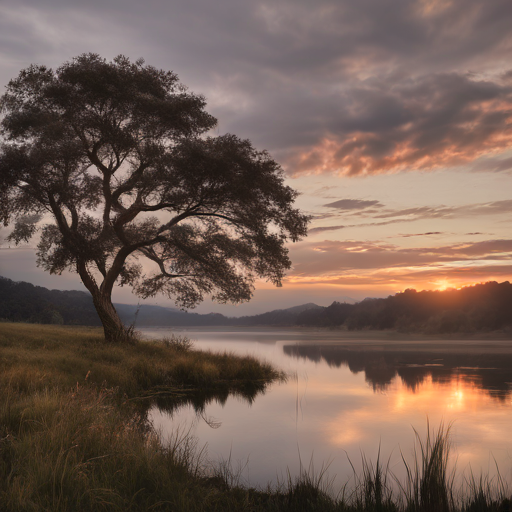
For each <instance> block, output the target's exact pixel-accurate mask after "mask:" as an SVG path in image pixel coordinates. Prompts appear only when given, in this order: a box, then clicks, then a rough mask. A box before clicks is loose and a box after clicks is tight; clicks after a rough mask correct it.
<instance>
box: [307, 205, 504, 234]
mask: <svg viewBox="0 0 512 512" xmlns="http://www.w3.org/2000/svg"><path fill="white" fill-rule="evenodd" d="M379 204H380V203H379ZM324 206H329V205H324ZM510 213H512V200H510V199H506V200H502V201H491V202H487V203H476V204H468V205H461V206H444V205H441V206H418V207H414V208H402V209H379V210H367V209H361V211H358V210H356V212H354V213H351V214H350V217H352V218H353V217H354V216H355V215H357V216H358V217H360V218H370V219H375V221H373V222H362V223H358V224H343V225H339V224H336V225H333V226H315V227H312V228H310V229H309V234H314V233H322V232H325V231H335V230H339V229H344V228H355V227H357V228H362V227H370V226H386V225H388V224H397V223H402V222H415V221H419V220H423V219H454V218H461V217H481V216H490V215H509V214H510ZM333 217H335V218H341V216H339V215H338V216H335V215H332V214H331V215H330V214H325V215H318V216H316V217H315V220H321V219H325V218H333ZM346 217H347V214H345V215H343V218H346ZM379 219H389V220H384V221H379ZM427 234H428V233H427ZM430 234H438V233H437V232H436V233H430ZM470 234H479V233H470ZM410 236H411V235H410Z"/></svg>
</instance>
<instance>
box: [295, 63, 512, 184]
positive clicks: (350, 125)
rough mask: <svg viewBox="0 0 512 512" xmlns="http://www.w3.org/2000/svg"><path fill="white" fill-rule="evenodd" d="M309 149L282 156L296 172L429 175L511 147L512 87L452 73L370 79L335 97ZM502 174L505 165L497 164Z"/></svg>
mask: <svg viewBox="0 0 512 512" xmlns="http://www.w3.org/2000/svg"><path fill="white" fill-rule="evenodd" d="M324 126H325V127H326V128H325V132H324V134H323V136H321V137H320V140H319V141H318V142H317V143H315V144H314V145H312V146H311V147H306V148H303V149H302V150H301V151H300V152H299V153H298V154H294V155H290V157H289V160H288V162H287V165H288V167H289V168H290V169H291V171H292V172H294V173H296V174H301V173H323V172H331V173H335V174H338V175H347V176H355V175H367V174H379V173H384V172H398V171H404V170H431V169H436V168H441V167H453V166H460V165H462V164H466V163H468V162H472V161H474V160H476V159H478V158H480V157H482V156H483V155H487V154H489V153H493V152H500V151H501V152H502V151H506V150H507V149H509V148H511V147H512V85H508V84H503V83H500V82H498V81H492V80H476V79H474V78H472V77H471V76H468V75H463V74H459V73H442V74H432V75H426V76H422V77H418V78H409V79H407V80H404V81H402V82H400V83H396V82H395V81H391V80H389V79H379V80H372V81H371V82H368V83H364V84H361V85H359V86H356V87H353V88H351V89H349V90H347V91H346V92H345V98H344V99H343V100H342V99H341V98H340V106H339V107H338V116H337V117H336V118H335V117H334V116H332V117H331V118H330V119H329V118H326V119H324ZM500 165H505V167H506V168H507V169H508V166H509V162H508V161H502V162H501V164H500Z"/></svg>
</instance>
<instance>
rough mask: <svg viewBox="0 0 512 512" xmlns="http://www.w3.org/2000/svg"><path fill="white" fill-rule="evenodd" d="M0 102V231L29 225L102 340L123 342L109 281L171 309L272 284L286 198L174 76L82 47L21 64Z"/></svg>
mask: <svg viewBox="0 0 512 512" xmlns="http://www.w3.org/2000/svg"><path fill="white" fill-rule="evenodd" d="M0 102H1V103H0V106H1V112H2V120H1V135H2V145H1V149H0V201H1V205H0V215H1V217H2V220H3V222H4V224H5V225H8V224H12V223H13V222H14V229H13V231H12V233H11V234H10V236H9V238H10V239H11V240H13V241H15V242H16V243H19V242H21V241H22V240H28V239H29V238H31V237H32V236H33V235H34V234H35V233H36V232H40V233H39V234H40V241H39V243H38V251H37V258H38V260H37V261H38V264H39V266H41V267H42V268H43V269H45V270H47V271H49V272H50V273H53V274H60V273H61V272H63V271H64V270H65V269H68V270H72V271H75V272H77V273H78V274H79V275H80V278H81V279H82V282H83V284H84V285H85V287H86V288H87V289H88V290H89V291H90V293H91V295H92V298H93V301H94V305H95V307H96V309H97V311H98V315H99V317H100V319H101V321H102V323H103V326H104V331H105V338H106V340H108V341H115V340H122V339H125V338H126V331H125V328H124V326H123V324H122V323H121V321H120V320H119V317H118V315H117V313H116V311H115V308H114V307H113V305H112V301H111V295H112V289H113V287H114V285H115V284H119V285H125V284H127V285H131V286H132V287H133V289H134V290H135V292H136V293H137V294H138V295H139V296H141V297H143V298H147V297H150V296H154V295H155V294H157V293H159V292H161V293H164V294H166V295H168V296H169V297H171V298H172V299H174V300H175V302H176V303H177V304H178V305H180V306H182V307H193V306H194V305H196V304H197V303H198V302H200V301H201V300H202V299H203V297H204V296H205V295H210V296H212V297H213V299H214V300H217V301H220V302H232V303H237V302H241V301H246V300H249V299H250V297H251V295H252V291H253V283H254V280H255V279H256V278H257V277H259V278H265V279H267V280H269V281H271V282H272V283H274V284H275V285H277V286H280V285H281V280H282V278H283V276H284V272H285V271H286V270H287V269H288V268H290V260H289V258H288V251H287V249H286V247H285V243H286V242H287V241H288V240H291V241H297V240H298V239H300V237H302V236H304V235H305V234H306V228H307V222H308V218H307V217H306V216H305V215H303V214H302V213H301V212H300V211H299V210H298V209H295V208H294V207H293V203H294V200H295V198H296V196H297V193H296V192H295V191H294V190H293V189H291V188H290V187H288V186H286V185H284V176H283V172H282V170H281V168H280V166H279V165H278V164H277V163H276V162H275V161H274V160H272V158H270V156H269V155H268V154H267V153H266V152H265V151H257V150H256V149H254V148H253V147H252V145H251V143H250V142H249V141H247V140H241V139H239V138H238V137H236V136H235V135H222V136H216V137H213V136H207V135H206V133H207V132H208V131H209V130H211V129H212V128H213V127H214V126H215V125H216V119H215V118H214V117H212V116H211V115H210V114H208V113H207V112H206V111H205V110H204V107H205V100H204V98H203V97H202V96H198V95H196V94H193V93H191V92H188V91H187V90H186V88H185V87H184V86H183V85H181V84H180V82H179V81H178V78H177V76H176V75H175V74H174V73H172V72H169V71H162V70H158V69H156V68H154V67H152V66H147V65H145V64H144V62H143V61H142V60H140V61H137V62H135V63H132V62H130V61H129V59H127V58H126V57H123V56H119V57H117V58H116V59H114V61H112V62H107V61H106V60H104V59H102V58H100V57H99V56H98V55H95V54H84V55H81V56H79V57H77V58H75V59H73V60H72V61H70V62H66V63H64V64H63V65H62V66H61V67H60V68H58V69H57V70H55V71H54V70H51V69H49V68H47V67H45V66H35V65H33V66H30V67H29V68H27V69H24V70H23V71H21V72H20V74H19V76H18V77H17V78H15V79H13V80H11V81H10V82H9V84H8V85H7V91H6V93H5V94H4V95H3V96H2V97H1V99H0ZM44 222H46V223H45V224H44ZM41 224H44V225H42V227H40V226H41ZM143 259H145V260H146V262H143ZM141 263H145V264H144V265H142V264H141Z"/></svg>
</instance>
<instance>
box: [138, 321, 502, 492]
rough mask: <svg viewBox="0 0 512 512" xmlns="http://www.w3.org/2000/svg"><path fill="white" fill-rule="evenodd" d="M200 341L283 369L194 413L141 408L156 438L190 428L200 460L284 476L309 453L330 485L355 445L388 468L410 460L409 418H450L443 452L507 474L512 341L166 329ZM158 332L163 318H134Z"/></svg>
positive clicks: (464, 470) (272, 478)
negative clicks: (275, 378) (263, 387)
mask: <svg viewBox="0 0 512 512" xmlns="http://www.w3.org/2000/svg"><path fill="white" fill-rule="evenodd" d="M173 332H174V333H176V334H185V335H187V336H188V337H190V338H191V339H192V340H194V346H195V347H196V348H199V349H209V350H212V351H228V352H233V353H236V354H242V355H245V354H251V355H254V356H256V357H258V358H261V359H264V360H267V361H270V362H272V363H273V364H274V365H275V366H276V367H279V368H281V369H282V370H284V371H286V372H288V373H289V374H290V378H289V379H288V381H287V382H286V383H278V384H274V385H272V386H271V387H270V389H269V390H268V391H267V392H266V393H265V394H261V395H259V396H257V397H256V399H255V400H254V402H253V403H252V404H251V403H248V402H247V401H245V400H243V399H241V398H238V397H231V396H230V397H229V398H228V399H227V400H226V401H225V403H220V402H215V401H214V402H213V403H210V404H209V405H207V406H206V409H205V411H204V412H202V413H201V414H197V413H196V412H195V411H194V408H193V407H192V406H183V407H181V408H179V409H178V410H176V411H174V412H173V413H171V414H169V413H164V412H161V411H159V410H157V409H153V410H152V411H151V413H150V417H151V419H152V421H153V424H154V426H155V427H156V428H157V429H158V430H159V431H161V433H162V436H163V438H164V439H165V438H166V436H168V435H169V432H172V431H175V430H176V428H180V429H185V430H190V432H191V433H192V434H193V435H194V436H196V437H197V440H198V445H199V447H202V446H205V445H206V450H207V455H208V458H209V459H210V460H212V461H227V460H230V463H231V465H232V467H233V468H234V469H235V470H237V469H239V470H240V474H241V480H242V482H243V483H245V484H247V485H251V486H258V487H265V486H266V485H267V484H268V483H271V484H273V485H275V484H276V483H277V482H279V481H280V482H284V481H286V479H287V475H288V474H290V475H291V476H292V477H294V476H296V475H298V474H299V473H300V470H301V469H300V468H301V465H302V466H303V467H305V468H306V469H307V468H308V467H309V466H310V464H312V465H313V467H314V472H315V473H319V471H320V470H321V468H322V466H326V465H328V466H329V467H328V475H329V476H330V478H332V479H334V487H335V488H339V487H341V485H343V484H344V483H345V482H347V481H348V480H349V479H350V478H351V477H353V470H352V466H351V464H353V465H354V467H355V469H356V471H359V470H360V468H361V454H364V456H365V457H366V458H367V459H369V460H371V461H373V462H375V461H376V459H377V455H378V452H379V446H380V452H381V460H383V461H384V462H385V463H387V462H388V461H389V466H390V469H391V471H392V472H393V473H394V474H395V475H396V476H397V477H399V478H403V476H404V475H405V470H404V465H403V462H402V455H403V457H405V458H406V459H407V460H409V461H410V460H412V457H413V451H414V446H415V433H414V430H413V429H415V430H416V431H417V432H418V434H419V436H420V438H421V439H422V440H424V439H425V435H426V432H427V421H428V422H429V423H430V426H431V428H435V429H437V428H438V427H439V425H441V424H444V425H445V426H448V425H451V440H452V445H453V452H452V456H453V457H452V464H455V463H456V467H457V472H458V473H459V474H460V475H463V474H466V475H468V474H469V471H470V468H471V470H472V471H473V473H474V474H475V475H477V476H478V475H479V474H480V472H483V473H484V474H489V475H491V476H492V475H495V474H496V465H497V466H498V467H499V470H500V473H501V476H502V477H504V478H505V479H507V480H511V478H510V477H511V476H512V473H511V470H512V394H511V388H512V341H510V340H508V341H506V340H483V341H479V340H471V341H468V340H466V341H436V340H425V339H412V338H411V339H408V338H407V336H406V335H399V337H398V336H396V337H393V335H391V334H382V333H379V334H376V333H356V334H351V333H345V332H336V331H329V332H313V331H300V330H297V331H294V330H284V329H283V330H277V329H257V330H255V329H239V328H233V329H229V328H225V329H224V330H222V329H219V328H211V329H204V330H200V329H192V328H191V329H183V328H181V329H177V328H176V329H174V330H173ZM143 333H144V334H145V335H146V336H148V337H156V338H158V337H163V336H165V335H166V334H169V330H168V329H144V330H143Z"/></svg>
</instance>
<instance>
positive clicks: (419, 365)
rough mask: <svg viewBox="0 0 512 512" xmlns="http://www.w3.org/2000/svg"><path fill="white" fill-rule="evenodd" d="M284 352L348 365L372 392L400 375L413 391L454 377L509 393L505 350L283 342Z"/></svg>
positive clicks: (510, 366)
mask: <svg viewBox="0 0 512 512" xmlns="http://www.w3.org/2000/svg"><path fill="white" fill-rule="evenodd" d="M283 351H284V353H285V354H286V355H288V356H290V357H295V358H303V359H307V360H309V361H313V362H315V363H319V362H321V361H325V362H326V363H327V364H328V365H329V366H330V367H335V368H340V367H341V366H342V365H343V366H347V367H348V368H349V370H350V371H351V372H352V373H354V374H357V373H359V372H364V375H365V380H366V382H368V383H369V384H371V386H372V387H373V390H374V391H386V390H387V389H388V388H389V386H390V385H391V383H392V382H393V379H395V377H397V376H399V377H400V378H401V380H402V382H403V383H404V384H405V386H406V387H407V388H408V389H409V390H410V391H412V392H415V391H417V389H418V388H419V386H420V385H421V384H423V383H424V382H425V380H426V379H431V380H432V382H434V383H440V384H448V383H450V382H451V381H452V380H453V379H458V380H462V381H464V382H466V383H468V384H471V385H473V386H476V387H479V388H481V389H483V390H485V391H486V392H487V393H488V394H489V395H490V396H492V397H494V398H497V399H499V400H506V399H507V398H508V397H509V395H510V392H511V383H512V355H511V354H506V353H499V354H486V353H476V354H475V353H473V354H471V353H469V354H468V353H466V354H464V353H460V351H457V352H452V353H450V352H446V351H443V352H437V353H436V352H432V351H404V350H375V349H373V350H355V349H348V348H344V347H340V346H333V345H285V346H283Z"/></svg>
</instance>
